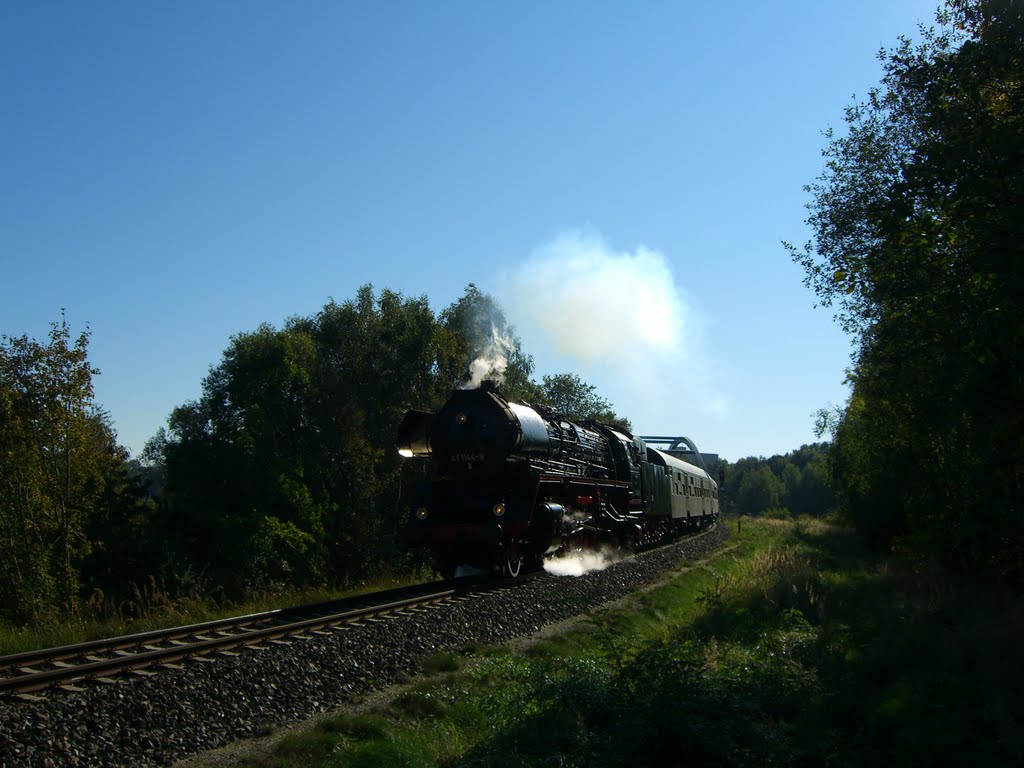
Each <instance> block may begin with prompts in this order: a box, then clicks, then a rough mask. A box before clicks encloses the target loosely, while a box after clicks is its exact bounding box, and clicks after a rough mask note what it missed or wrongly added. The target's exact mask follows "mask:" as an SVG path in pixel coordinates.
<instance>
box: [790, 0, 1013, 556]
mask: <svg viewBox="0 0 1024 768" xmlns="http://www.w3.org/2000/svg"><path fill="white" fill-rule="evenodd" d="M939 22H940V26H939V29H938V31H935V30H931V29H929V30H923V31H922V42H921V43H920V44H918V45H914V44H913V43H912V42H911V41H909V40H907V39H903V40H901V43H900V45H899V46H898V47H897V48H896V49H895V50H893V51H890V52H888V53H883V55H882V56H881V58H882V62H883V64H884V67H885V75H884V77H883V80H882V84H881V86H880V87H879V88H876V89H874V90H872V91H871V92H870V94H869V96H868V99H867V100H866V101H865V102H863V103H860V104H855V105H854V106H852V107H850V108H849V109H848V110H847V114H846V122H847V131H846V132H845V134H843V135H836V134H834V133H830V134H828V136H829V139H830V143H829V145H828V148H827V149H826V151H825V157H826V166H825V171H824V173H823V174H822V176H821V177H820V178H819V179H818V180H817V181H816V182H815V183H814V184H812V185H811V186H810V187H809V188H808V189H809V191H810V192H811V194H812V197H813V200H812V202H811V203H810V205H809V210H810V216H809V219H808V223H809V224H810V225H811V227H812V230H813V232H814V240H813V244H811V243H809V244H808V245H807V246H806V247H805V249H803V250H802V251H799V250H797V249H793V248H790V250H791V253H792V255H793V257H794V258H795V259H796V260H797V261H798V262H799V263H800V264H801V265H802V266H803V267H804V269H805V272H806V282H807V284H808V285H809V286H811V287H812V288H813V289H814V290H815V291H816V293H817V294H818V296H819V298H820V300H821V302H822V303H823V304H824V305H826V306H835V307H836V311H837V318H838V320H839V322H840V323H841V324H842V325H843V327H844V328H845V329H847V330H848V331H849V332H851V333H853V334H854V335H855V336H856V338H857V340H858V342H859V343H858V351H857V354H856V360H855V366H854V369H853V371H852V373H851V381H852V384H853V394H852V396H851V400H850V402H849V404H848V405H847V408H846V410H845V412H844V414H843V417H842V419H841V420H840V422H839V424H838V427H837V429H836V434H835V443H834V446H835V447H834V451H833V455H832V459H831V462H832V477H833V480H834V482H835V485H836V489H837V492H838V494H839V498H840V502H841V505H842V508H843V510H844V511H845V512H846V513H847V514H848V515H849V516H850V517H851V519H853V520H854V521H855V522H857V523H858V524H859V526H860V527H861V528H862V530H864V531H865V532H868V533H870V534H871V535H873V536H874V537H875V538H876V539H878V540H880V541H885V542H890V541H897V542H899V543H901V544H902V545H904V546H906V547H907V548H908V549H909V550H911V551H915V552H920V553H930V554H936V555H939V556H941V557H944V558H945V559H947V560H948V561H950V562H953V563H957V564H959V565H960V566H962V567H966V568H974V569H982V570H986V571H988V572H991V573H997V574H1010V573H1014V574H1018V575H1020V574H1022V573H1024V545H1022V544H1021V542H1022V541H1024V519H1022V514H1024V512H1022V508H1021V501H1022V499H1021V487H1022V480H1024V443H1022V442H1021V440H1020V435H1021V434H1022V430H1024V421H1022V416H1021V415H1020V413H1019V411H1020V409H1019V408H1014V407H1012V404H1013V403H1017V402H1020V401H1021V394H1022V389H1024V371H1022V359H1021V350H1022V340H1024V311H1022V305H1021V303H1020V301H1019V297H1020V296H1021V295H1024V271H1022V270H1021V269H1020V264H1021V263H1022V257H1024V250H1022V249H1024V245H1022V244H1024V81H1022V78H1021V72H1022V71H1024V6H1022V4H1021V3H1019V2H1011V1H1009V0H970V1H968V0H952V1H951V2H950V3H949V4H948V6H947V10H946V11H945V12H944V13H942V14H940V17H939Z"/></svg>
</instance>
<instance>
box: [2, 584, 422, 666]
mask: <svg viewBox="0 0 1024 768" xmlns="http://www.w3.org/2000/svg"><path fill="white" fill-rule="evenodd" d="M422 580H423V579H421V578H416V577H413V578H411V579H404V580H403V579H399V578H397V577H385V578H381V579H378V580H376V581H374V582H367V583H361V584H358V585H356V586H354V587H349V588H345V589H333V590H332V589H327V588H316V589H287V590H281V591H277V592H273V593H268V594H264V595H260V596H258V597H255V598H253V599H251V600H247V601H245V602H237V603H222V602H218V601H215V600H202V599H197V598H172V597H170V596H168V595H167V594H165V593H164V592H163V591H162V590H161V589H160V588H159V587H158V586H157V585H156V583H155V582H151V583H149V584H145V585H143V586H137V587H136V588H135V589H134V590H133V592H134V594H133V596H132V598H131V599H129V600H126V601H124V602H123V603H121V604H119V605H110V604H109V603H108V602H107V601H106V600H104V599H102V597H101V598H100V599H94V600H92V601H90V602H89V603H88V604H87V605H86V607H85V609H84V610H83V611H82V613H81V614H80V615H79V616H78V617H76V618H73V619H55V620H52V621H49V622H46V623H40V624H36V625H33V626H27V627H15V626H10V625H7V624H4V623H2V622H0V655H6V654H11V653H21V652H23V651H31V650H35V649H37V648H52V647H56V646H61V645H71V644H74V643H81V642H85V641H87V640H99V639H103V638H108V637H117V636H119V635H128V634H134V633H136V632H146V631H149V630H154V629H162V628H164V627H174V626H181V625H185V624H199V623H201V622H204V621H213V620H214V619H223V618H228V617H231V616H242V615H245V614H249V613H259V612H261V611H270V610H276V609H279V608H290V607H292V606H295V605H302V604H305V603H316V602H322V601H327V600H334V599H337V598H342V597H351V596H354V595H361V594H365V593H368V592H377V591H379V590H385V589H393V588H396V587H403V586H407V585H409V584H413V583H417V582H419V581H422Z"/></svg>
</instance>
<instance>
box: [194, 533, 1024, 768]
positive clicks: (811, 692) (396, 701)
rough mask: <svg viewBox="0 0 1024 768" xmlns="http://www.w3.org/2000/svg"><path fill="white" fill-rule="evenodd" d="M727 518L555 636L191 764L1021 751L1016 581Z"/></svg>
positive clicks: (727, 759) (762, 759)
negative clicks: (987, 579)
mask: <svg viewBox="0 0 1024 768" xmlns="http://www.w3.org/2000/svg"><path fill="white" fill-rule="evenodd" d="M731 527H732V530H733V532H734V534H733V536H732V538H731V539H730V541H729V542H728V544H727V546H725V547H721V548H719V549H717V550H715V551H710V552H707V553H706V554H705V555H704V556H703V557H702V558H701V559H700V561H699V562H696V563H694V562H691V563H689V564H677V565H676V566H675V567H674V568H673V569H672V573H671V574H670V577H669V578H667V579H662V580H660V581H658V582H657V583H656V584H654V585H652V586H650V587H649V588H647V589H644V590H640V591H631V592H630V594H629V596H627V597H625V598H624V599H621V600H619V601H617V602H614V603H610V604H605V605H604V606H603V607H600V608H596V609H592V610H589V611H587V612H585V614H584V615H583V617H582V619H580V620H577V621H575V622H571V623H568V624H563V625H560V626H558V627H557V628H556V630H555V631H554V632H551V631H549V632H546V633H544V634H543V636H535V637H534V638H533V639H532V640H528V641H525V642H522V641H520V642H516V643H514V644H504V645H500V646H495V645H483V644H469V645H466V646H464V647H462V648H457V647H456V650H455V651H454V652H442V653H435V654H432V655H429V656H427V657H426V658H425V663H424V664H423V668H424V670H425V671H424V673H423V674H421V675H420V676H419V677H417V678H415V679H413V680H412V681H411V682H409V683H407V684H405V685H403V686H401V687H397V688H392V689H390V690H389V691H388V692H387V693H385V694H382V695H378V696H376V697H374V698H371V699H369V700H365V699H364V700H363V701H364V702H365V703H364V705H363V706H362V707H359V708H348V707H345V708H342V709H341V710H338V711H336V712H334V713H331V714H329V715H327V716H325V717H323V718H320V719H318V720H317V721H316V722H315V724H312V725H310V726H309V727H307V728H304V729H297V730H295V731H293V732H290V733H287V734H284V735H281V736H280V737H278V738H270V739H268V740H265V741H261V742H259V743H257V744H254V745H250V748H249V749H247V750H240V751H231V752H218V753H212V754H209V755H205V756H202V757H200V758H199V759H197V760H196V761H194V762H190V765H195V766H198V765H202V766H210V765H216V766H229V765H230V766H261V768H270V767H274V766H281V767H283V766H292V765H303V766H314V767H315V766H327V765H348V764H358V765H383V764H387V765H458V766H477V765H479V766H491V765H516V766H519V765H527V766H529V765H535V766H540V765H545V766H546V765H567V766H575V765H579V766H584V765H586V766H612V765H623V764H629V765H641V766H643V765H648V766H663V765H716V766H717V765H725V766H730V765H735V766H749V765H768V764H778V765H807V766H821V765H825V766H830V765H831V766H871V765H892V764H902V765H985V764H993V765H996V764H1019V763H1020V762H1021V757H1022V754H1024V735H1022V733H1024V730H1022V725H1024V724H1022V722H1021V718H1022V715H1021V713H1022V712H1024V670H1022V665H1021V664H1020V662H1019V654H1018V652H1017V648H1018V642H1019V637H1020V636H1021V632H1022V630H1024V615H1022V610H1021V600H1020V597H1019V596H1018V595H1016V594H1013V593H1011V592H1009V591H1002V590H1000V589H999V588H998V587H995V586H993V585H987V586H984V585H980V584H969V583H964V582H963V581H956V580H953V579H951V578H950V577H949V576H948V575H946V574H944V573H943V572H941V571H940V570H938V569H936V568H934V567H931V566H929V565H928V564H926V563H922V562H907V561H904V560H902V559H900V558H899V557H896V556H880V555H877V554H872V553H870V552H868V551H866V550H864V549H863V548H862V547H861V546H860V544H859V543H858V542H857V540H856V539H855V538H854V536H853V535H852V534H851V533H850V532H849V531H848V530H846V529H843V528H839V527H835V526H829V525H826V524H824V523H821V522H817V521H797V522H782V521H767V520H764V521H751V520H744V522H743V526H742V531H741V532H739V533H736V532H735V531H736V529H735V521H732V524H731ZM615 578H616V579H617V578H619V577H618V576H616V577H615ZM585 584H586V582H585V581H581V582H579V584H578V586H579V587H580V588H584V589H586V588H587V587H585V586H584V585H585Z"/></svg>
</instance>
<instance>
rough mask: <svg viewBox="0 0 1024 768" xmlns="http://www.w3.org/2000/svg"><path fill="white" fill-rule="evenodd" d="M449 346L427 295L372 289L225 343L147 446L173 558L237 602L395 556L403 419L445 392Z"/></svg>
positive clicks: (356, 573) (362, 571) (338, 576)
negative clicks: (155, 454)
mask: <svg viewBox="0 0 1024 768" xmlns="http://www.w3.org/2000/svg"><path fill="white" fill-rule="evenodd" d="M455 341H457V340H454V341H453V340H452V339H451V338H449V335H448V332H447V330H446V329H445V328H444V327H443V326H442V325H440V324H439V323H438V322H437V320H436V318H435V317H434V314H433V312H432V311H431V310H430V307H429V305H428V304H427V301H426V299H425V298H423V297H420V298H415V299H407V298H405V297H403V296H402V295H401V294H398V293H395V292H392V291H386V290H385V291H383V292H381V293H380V294H379V295H375V293H374V291H373V289H372V287H371V286H368V285H367V286H363V287H362V288H360V289H359V291H358V293H357V295H356V297H355V299H353V300H349V301H345V302H343V303H340V304H339V303H337V302H335V301H333V300H332V301H330V302H328V303H327V304H326V305H325V306H324V307H323V309H322V310H321V311H320V312H318V313H317V314H316V315H314V316H311V317H304V318H302V317H300V318H292V319H291V320H289V321H288V322H287V323H286V325H285V327H284V328H283V329H275V328H273V327H271V326H269V325H262V326H260V327H259V328H258V329H257V330H256V331H253V332H250V333H243V334H239V335H237V336H235V337H234V338H232V340H231V343H230V345H229V346H228V349H227V350H225V352H224V356H223V359H222V360H221V362H220V364H219V365H218V366H217V367H215V368H214V369H213V370H212V371H211V372H210V375H209V376H207V378H206V379H205V381H204V382H203V395H202V397H201V398H200V400H198V401H196V402H192V403H186V404H185V405H183V406H181V407H180V408H178V409H176V410H175V411H174V413H173V414H172V415H171V418H170V422H169V427H170V428H169V432H168V434H167V435H166V436H165V437H164V438H163V439H162V440H157V441H155V442H154V444H153V450H154V451H162V454H163V461H164V465H165V471H166V491H165V504H166V506H167V508H168V510H169V515H170V517H171V519H172V520H173V521H174V524H173V526H172V528H173V531H174V532H175V533H174V538H175V541H174V546H175V549H176V552H177V553H178V558H177V559H178V560H179V561H182V562H191V563H192V564H193V566H194V567H196V568H199V569H206V570H207V572H208V573H209V574H210V576H211V578H213V579H214V581H215V582H217V583H218V584H221V585H223V586H225V587H227V588H228V589H229V590H230V591H232V592H233V593H240V592H243V591H246V590H260V589H263V588H266V587H267V586H269V585H272V584H279V583H289V584H302V583H313V582H323V581H339V582H342V581H347V580H351V579H354V578H362V577H364V576H366V575H368V574H369V573H370V572H372V570H373V569H374V568H375V567H377V566H378V565H379V564H380V563H381V562H382V561H386V560H387V559H389V558H392V557H394V556H396V553H397V551H396V547H395V545H394V542H395V537H396V533H397V530H398V528H399V520H400V518H401V517H403V516H404V509H405V504H406V495H407V493H408V490H407V489H408V488H409V487H410V486H411V485H412V483H411V482H403V473H406V472H409V471H412V470H411V469H410V468H408V467H406V466H405V465H400V464H399V462H398V455H397V452H396V451H395V450H394V440H395V435H396V433H397V430H398V424H399V422H400V420H401V418H402V416H403V415H404V413H405V411H406V409H407V408H409V407H410V406H418V407H427V408H430V407H436V406H437V405H439V404H440V403H441V402H442V401H443V399H444V397H446V396H447V394H448V392H449V390H450V383H449V379H448V378H447V375H446V373H450V372H451V371H452V370H454V364H453V363H452V359H453V358H454V355H453V353H452V351H451V350H452V348H453V346H454V342H455ZM157 463H159V462H157Z"/></svg>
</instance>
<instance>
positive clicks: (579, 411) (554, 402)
mask: <svg viewBox="0 0 1024 768" xmlns="http://www.w3.org/2000/svg"><path fill="white" fill-rule="evenodd" d="M542 382H543V383H542V384H541V389H542V390H543V400H542V402H544V403H546V404H547V405H550V406H551V407H552V408H554V409H555V410H556V411H558V412H559V413H561V414H562V415H564V416H565V417H566V418H568V419H574V420H576V421H586V420H588V419H590V420H593V421H599V422H601V423H602V424H611V425H613V426H617V427H620V428H621V429H625V430H626V431H627V432H629V431H631V425H630V423H629V420H628V419H626V418H624V417H622V416H619V415H618V414H616V413H615V411H613V410H612V406H611V404H610V403H609V402H608V401H607V400H605V399H604V398H603V397H601V396H600V395H598V394H597V387H595V386H594V385H593V384H587V383H586V382H585V381H583V380H582V379H581V378H580V377H579V376H578V375H576V374H575V373H560V374H556V375H554V376H544V377H543V379H542Z"/></svg>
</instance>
